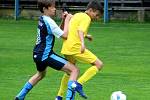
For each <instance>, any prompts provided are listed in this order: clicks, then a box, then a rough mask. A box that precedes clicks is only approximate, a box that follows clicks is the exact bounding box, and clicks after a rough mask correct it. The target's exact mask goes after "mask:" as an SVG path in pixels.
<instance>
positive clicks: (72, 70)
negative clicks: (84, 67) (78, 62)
mask: <svg viewBox="0 0 150 100" xmlns="http://www.w3.org/2000/svg"><path fill="white" fill-rule="evenodd" d="M71 66H72V68H71V72H73V73H79V72H80V70H79V68H78V67H76V66H75V65H73V64H71Z"/></svg>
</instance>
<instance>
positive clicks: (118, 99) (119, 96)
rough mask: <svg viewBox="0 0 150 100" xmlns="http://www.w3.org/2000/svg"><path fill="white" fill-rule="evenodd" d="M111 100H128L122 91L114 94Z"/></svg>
mask: <svg viewBox="0 0 150 100" xmlns="http://www.w3.org/2000/svg"><path fill="white" fill-rule="evenodd" d="M110 100H126V95H125V94H123V93H122V91H115V92H113V93H112V95H111V97H110Z"/></svg>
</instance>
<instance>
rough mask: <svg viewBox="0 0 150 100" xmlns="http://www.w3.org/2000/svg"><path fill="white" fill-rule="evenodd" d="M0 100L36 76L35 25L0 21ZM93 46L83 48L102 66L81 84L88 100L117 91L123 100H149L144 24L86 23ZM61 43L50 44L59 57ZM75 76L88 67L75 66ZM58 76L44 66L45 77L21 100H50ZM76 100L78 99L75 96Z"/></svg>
mask: <svg viewBox="0 0 150 100" xmlns="http://www.w3.org/2000/svg"><path fill="white" fill-rule="evenodd" d="M0 23H1V25H0V100H13V98H14V96H15V95H16V94H17V93H18V92H19V90H20V89H21V88H22V86H23V85H24V83H25V82H26V81H27V80H28V79H29V78H30V76H32V75H33V74H34V73H35V72H36V68H35V66H34V63H33V60H32V49H33V46H34V43H35V39H36V26H37V21H29V20H20V21H17V22H16V21H13V20H2V19H1V20H0ZM89 33H91V34H92V35H93V37H94V41H93V42H88V41H86V45H87V48H89V49H90V50H91V51H92V52H93V53H95V54H96V55H97V56H98V57H99V58H100V59H101V60H102V61H103V62H104V67H103V69H102V71H100V72H99V73H98V74H97V75H96V76H95V77H94V78H93V79H92V80H90V81H89V82H87V83H86V84H85V85H84V91H85V92H86V94H87V95H88V97H89V99H88V100H110V95H111V93H112V92H113V91H118V90H121V91H123V92H124V93H125V94H126V95H127V100H150V95H149V94H150V43H149V41H150V24H148V23H147V24H144V23H141V24H140V23H138V24H137V23H109V24H105V25H104V24H101V23H92V25H91V27H90V29H89ZM61 44H62V40H58V39H57V40H56V45H55V48H54V49H55V51H56V52H57V53H59V54H60V49H61ZM78 66H79V67H80V69H81V74H82V73H83V72H84V70H85V69H86V68H88V67H90V65H87V64H80V63H79V64H78ZM62 75H63V72H58V71H55V70H53V69H51V68H48V72H47V76H46V77H45V78H44V79H43V80H42V81H41V82H40V83H39V84H37V85H36V86H35V87H34V88H33V89H32V91H31V92H30V93H29V94H28V95H27V97H26V100H54V98H55V96H56V94H57V90H58V87H59V83H60V80H61V77H62ZM76 100H83V99H82V98H80V97H79V95H77V96H76Z"/></svg>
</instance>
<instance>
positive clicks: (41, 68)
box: [15, 59, 47, 100]
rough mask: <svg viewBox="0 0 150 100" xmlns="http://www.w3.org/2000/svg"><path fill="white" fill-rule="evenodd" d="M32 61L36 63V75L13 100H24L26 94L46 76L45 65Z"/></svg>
mask: <svg viewBox="0 0 150 100" xmlns="http://www.w3.org/2000/svg"><path fill="white" fill-rule="evenodd" d="M34 61H35V63H36V68H37V73H36V74H34V75H33V76H32V77H31V78H30V79H29V80H28V81H27V82H26V84H25V85H24V86H23V88H22V89H21V91H20V92H19V93H18V94H17V96H16V98H15V100H24V98H25V96H26V95H27V93H28V92H29V91H30V90H31V89H32V88H33V87H34V86H35V85H36V84H37V83H38V82H39V81H40V80H41V79H43V78H44V77H45V75H46V67H47V65H46V64H45V63H44V62H42V61H38V60H37V59H34Z"/></svg>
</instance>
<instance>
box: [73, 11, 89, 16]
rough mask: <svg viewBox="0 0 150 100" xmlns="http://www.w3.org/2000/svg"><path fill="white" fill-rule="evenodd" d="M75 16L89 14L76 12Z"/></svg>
mask: <svg viewBox="0 0 150 100" xmlns="http://www.w3.org/2000/svg"><path fill="white" fill-rule="evenodd" d="M75 16H87V14H86V13H84V12H78V13H76V14H75Z"/></svg>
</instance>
